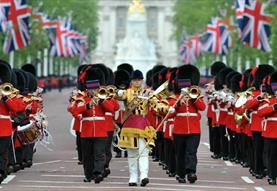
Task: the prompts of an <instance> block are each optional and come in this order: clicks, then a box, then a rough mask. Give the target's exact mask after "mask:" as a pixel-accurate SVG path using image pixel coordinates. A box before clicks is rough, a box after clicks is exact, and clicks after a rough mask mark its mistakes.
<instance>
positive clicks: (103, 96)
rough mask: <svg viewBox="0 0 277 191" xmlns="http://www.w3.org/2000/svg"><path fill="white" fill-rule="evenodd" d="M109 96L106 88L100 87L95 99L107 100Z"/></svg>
mask: <svg viewBox="0 0 277 191" xmlns="http://www.w3.org/2000/svg"><path fill="white" fill-rule="evenodd" d="M108 96H109V92H108V90H107V88H106V87H103V86H102V87H100V88H99V89H98V91H97V97H98V98H99V99H107V98H108Z"/></svg>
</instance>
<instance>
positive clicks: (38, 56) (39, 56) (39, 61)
mask: <svg viewBox="0 0 277 191" xmlns="http://www.w3.org/2000/svg"><path fill="white" fill-rule="evenodd" d="M36 64H37V74H38V77H41V51H38V53H37V63H36Z"/></svg>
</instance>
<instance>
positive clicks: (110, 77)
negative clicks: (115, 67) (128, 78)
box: [107, 68, 114, 85]
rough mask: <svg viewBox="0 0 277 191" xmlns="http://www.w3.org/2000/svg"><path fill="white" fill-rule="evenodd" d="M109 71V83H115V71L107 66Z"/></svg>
mask: <svg viewBox="0 0 277 191" xmlns="http://www.w3.org/2000/svg"><path fill="white" fill-rule="evenodd" d="M107 69H108V71H109V78H108V83H107V85H113V84H114V73H113V71H112V69H110V68H107Z"/></svg>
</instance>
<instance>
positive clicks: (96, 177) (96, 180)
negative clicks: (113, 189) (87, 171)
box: [94, 175, 104, 184]
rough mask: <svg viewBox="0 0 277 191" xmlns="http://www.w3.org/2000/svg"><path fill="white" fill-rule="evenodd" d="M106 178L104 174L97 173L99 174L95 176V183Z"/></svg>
mask: <svg viewBox="0 0 277 191" xmlns="http://www.w3.org/2000/svg"><path fill="white" fill-rule="evenodd" d="M103 180H104V178H103V176H102V175H97V176H95V178H94V183H95V184H99V183H100V182H101V181H103Z"/></svg>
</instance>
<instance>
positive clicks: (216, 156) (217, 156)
mask: <svg viewBox="0 0 277 191" xmlns="http://www.w3.org/2000/svg"><path fill="white" fill-rule="evenodd" d="M211 157H212V158H213V159H220V158H221V156H220V155H215V154H214V155H212V156H211Z"/></svg>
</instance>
